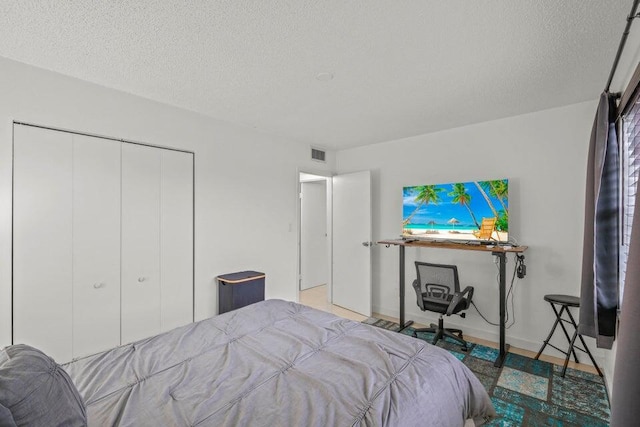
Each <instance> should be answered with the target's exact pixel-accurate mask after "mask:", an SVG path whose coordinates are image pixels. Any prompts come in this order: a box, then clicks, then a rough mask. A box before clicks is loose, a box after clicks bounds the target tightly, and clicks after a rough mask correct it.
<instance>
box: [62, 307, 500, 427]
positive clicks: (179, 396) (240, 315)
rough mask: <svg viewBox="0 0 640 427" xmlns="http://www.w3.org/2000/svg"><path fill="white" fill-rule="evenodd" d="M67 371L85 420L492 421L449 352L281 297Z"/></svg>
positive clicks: (483, 396)
mask: <svg viewBox="0 0 640 427" xmlns="http://www.w3.org/2000/svg"><path fill="white" fill-rule="evenodd" d="M62 367H63V368H64V370H65V371H66V372H67V373H68V375H69V377H70V378H71V379H72V381H73V383H74V384H75V386H76V388H77V390H78V392H79V394H80V395H81V396H82V399H83V401H84V406H85V408H86V416H87V419H88V424H89V426H93V425H95V426H111V425H121V426H169V425H170V426H269V427H274V426H323V427H324V426H414V425H416V426H417V425H422V426H425V425H434V426H462V425H464V424H465V420H467V419H473V420H474V421H475V422H476V424H482V423H483V422H484V421H487V420H489V419H492V418H493V417H494V416H495V411H494V409H493V407H492V404H491V401H490V399H489V396H488V395H487V393H486V391H485V389H484V388H483V386H482V385H481V384H480V382H479V381H478V379H477V378H476V377H475V376H474V375H473V373H471V371H469V370H468V369H467V368H466V367H465V366H464V365H463V364H462V363H460V362H459V361H458V360H457V359H456V358H455V357H454V356H453V355H451V354H450V353H449V352H447V351H445V350H442V349H440V348H438V347H435V346H433V345H431V344H428V343H426V342H424V341H421V340H418V339H414V338H411V337H408V336H405V335H403V334H398V333H393V332H389V331H386V330H382V329H380V328H376V327H373V326H370V325H365V324H361V323H357V322H353V321H350V320H346V319H342V318H339V317H336V316H334V315H332V314H329V313H325V312H321V311H318V310H315V309H312V308H309V307H306V306H303V305H299V304H296V303H292V302H286V301H282V300H267V301H264V302H260V303H257V304H253V305H251V306H247V307H244V308H242V309H239V310H235V311H232V312H229V313H225V314H222V315H219V316H216V317H213V318H210V319H206V320H203V321H200V322H197V323H193V324H190V325H187V326H184V327H180V328H177V329H174V330H172V331H169V332H166V333H163V334H160V335H157V336H154V337H151V338H147V339H144V340H141V341H138V342H135V343H133V344H128V345H124V346H121V347H117V348H114V349H112V350H109V351H106V352H103V353H99V354H96V355H93V356H89V357H86V358H82V359H78V360H75V361H73V362H71V363H68V364H65V365H62Z"/></svg>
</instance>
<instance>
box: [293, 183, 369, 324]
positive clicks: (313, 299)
mask: <svg viewBox="0 0 640 427" xmlns="http://www.w3.org/2000/svg"><path fill="white" fill-rule="evenodd" d="M333 186H334V179H333V177H331V176H324V175H320V174H316V173H308V172H299V176H298V190H299V191H298V193H299V195H300V197H299V203H298V212H297V213H298V230H299V233H298V284H297V287H298V301H299V302H300V303H302V304H304V305H307V306H310V307H313V308H316V309H319V310H322V311H328V312H330V313H334V314H336V315H338V316H341V317H346V318H348V319H351V320H356V321H362V320H364V319H366V318H367V316H363V315H362V314H359V313H356V312H354V311H351V310H349V309H346V308H344V307H341V306H338V305H335V304H334V303H333V292H334V288H333V276H334V273H333V268H335V266H334V263H333V262H332V257H333V251H334V247H333V246H334V242H333V240H332V239H333V237H334V236H333V221H334V218H333V216H334V215H335V212H334V209H333V208H334V204H333V203H334V202H333V197H334V194H333V188H334V187H333ZM343 214H344V212H343ZM359 220H360V219H358V221H359ZM358 246H359V247H360V246H361V244H360V242H358Z"/></svg>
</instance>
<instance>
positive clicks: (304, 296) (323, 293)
mask: <svg viewBox="0 0 640 427" xmlns="http://www.w3.org/2000/svg"><path fill="white" fill-rule="evenodd" d="M300 304H304V305H307V306H309V307H313V308H316V309H318V310H322V311H327V312H329V313H333V314H335V315H336V316H340V317H344V318H346V319H350V320H355V321H356V322H361V321H363V320H365V319H366V318H367V316H363V315H361V314H359V313H355V312H353V311H350V310H347V309H345V308H342V307H339V306H337V305H333V304H330V303H329V302H328V301H327V286H326V285H322V286H316V287H314V288H310V289H307V290H304V291H300ZM373 316H374V317H377V318H379V319H386V320H391V321H393V322H398V319H397V318H394V317H389V316H385V315H382V314H379V313H373ZM414 325H415V327H416V328H425V327H428V326H425V325H421V324H419V323H415V324H414ZM464 337H465V339H466V340H467V341H470V342H473V343H476V344H481V345H484V346H487V347H492V348H498V344H497V343H494V342H492V341H487V340H483V339H480V338H475V337H471V336H468V335H465V336H464ZM509 352H510V353H515V354H520V355H522V356H526V357H530V358H534V357H535V356H536V353H534V352H532V351H529V350H524V349H521V348H517V347H510V348H509ZM540 360H544V361H547V362H550V363H554V364H556V365H562V364H563V363H564V359H560V358H558V357H553V356H547V355H545V354H543V355H542V356H540ZM569 367H570V368H574V369H580V370H582V371H586V372H591V373H594V374H597V372H596V369H595V368H594V367H593V366H591V365H585V364H583V363H575V362H572V361H569Z"/></svg>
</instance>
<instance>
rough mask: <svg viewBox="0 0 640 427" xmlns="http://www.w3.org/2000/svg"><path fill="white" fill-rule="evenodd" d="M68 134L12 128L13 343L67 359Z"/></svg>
mask: <svg viewBox="0 0 640 427" xmlns="http://www.w3.org/2000/svg"><path fill="white" fill-rule="evenodd" d="M72 175H73V155H72V139H71V135H70V134H68V133H64V132H53V131H50V130H46V129H41V128H36V127H31V126H21V125H15V126H14V181H13V185H14V193H13V197H14V203H13V343H14V344H21V343H22V344H29V345H32V346H34V347H36V348H39V349H40V350H42V351H44V352H45V353H46V354H48V355H50V356H51V357H53V358H54V359H55V360H56V362H59V363H64V362H68V361H70V360H71V358H72V336H71V331H72V307H71V295H72V280H73V273H72V247H73V241H72Z"/></svg>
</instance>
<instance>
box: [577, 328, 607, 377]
mask: <svg viewBox="0 0 640 427" xmlns="http://www.w3.org/2000/svg"><path fill="white" fill-rule="evenodd" d="M578 336H579V337H580V341H581V342H582V346H583V347H584V349H585V352H586V353H587V355H589V359H591V363H593V367H594V368H596V371H598V375H600V376H601V377H602V376H603V375H602V371H601V370H600V368H599V367H598V364H597V363H596V361H595V359H594V358H593V355H592V354H591V352H590V351H589V347H587V343H585V342H584V338H582V335H578Z"/></svg>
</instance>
